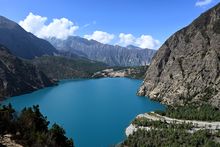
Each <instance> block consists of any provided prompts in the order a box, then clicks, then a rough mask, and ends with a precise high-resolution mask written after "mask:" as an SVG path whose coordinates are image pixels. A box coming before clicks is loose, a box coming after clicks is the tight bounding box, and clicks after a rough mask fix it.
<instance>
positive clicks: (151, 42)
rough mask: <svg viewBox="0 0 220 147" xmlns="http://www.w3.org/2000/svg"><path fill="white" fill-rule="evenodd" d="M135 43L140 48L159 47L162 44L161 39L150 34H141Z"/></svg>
mask: <svg viewBox="0 0 220 147" xmlns="http://www.w3.org/2000/svg"><path fill="white" fill-rule="evenodd" d="M135 44H137V45H138V46H139V47H140V48H150V49H157V48H158V47H159V45H160V41H159V40H155V39H154V38H153V37H152V36H150V35H141V36H140V37H139V38H137V39H136V42H135Z"/></svg>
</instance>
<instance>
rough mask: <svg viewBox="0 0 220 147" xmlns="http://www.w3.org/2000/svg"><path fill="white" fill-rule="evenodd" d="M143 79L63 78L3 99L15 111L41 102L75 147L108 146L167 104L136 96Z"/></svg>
mask: <svg viewBox="0 0 220 147" xmlns="http://www.w3.org/2000/svg"><path fill="white" fill-rule="evenodd" d="M141 82H142V81H140V80H134V79H128V78H102V79H88V80H64V81H61V82H60V83H59V85H58V86H55V87H49V88H44V89H41V90H38V91H35V92H33V93H30V94H26V95H21V96H16V97H13V98H9V99H7V100H6V101H4V104H7V103H9V102H10V103H11V104H12V105H13V107H14V108H15V109H16V110H18V111H19V110H21V109H22V108H24V107H27V106H32V105H36V104H38V105H40V110H41V112H42V113H43V114H44V115H46V116H47V118H48V120H49V121H50V124H52V123H55V122H56V123H58V124H59V125H61V126H62V127H63V128H64V129H65V130H66V133H67V136H68V137H72V138H73V140H74V144H75V146H76V147H109V146H111V145H115V144H117V143H119V142H121V141H122V140H123V139H124V138H125V137H126V136H125V129H126V127H127V126H128V125H129V124H130V122H131V121H132V120H133V119H134V118H135V117H136V115H138V114H140V113H145V112H149V111H153V110H163V109H164V106H163V105H161V104H159V103H157V102H154V101H151V100H149V99H148V98H145V97H139V96H136V92H137V90H138V88H139V86H140V84H141Z"/></svg>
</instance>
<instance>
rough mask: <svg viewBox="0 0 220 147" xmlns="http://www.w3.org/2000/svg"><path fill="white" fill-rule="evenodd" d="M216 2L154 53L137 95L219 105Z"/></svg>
mask: <svg viewBox="0 0 220 147" xmlns="http://www.w3.org/2000/svg"><path fill="white" fill-rule="evenodd" d="M219 75H220V4H218V5H216V6H215V7H213V8H212V9H210V10H208V11H207V12H205V13H203V14H202V15H201V16H199V17H198V18H197V19H196V20H195V21H193V22H192V23H191V24H190V25H189V26H187V27H185V28H183V29H181V30H180V31H178V32H176V33H175V34H174V35H172V36H171V37H170V38H169V39H168V40H167V41H166V42H165V43H164V44H163V45H162V47H161V48H160V49H159V51H158V52H157V53H156V55H155V56H154V58H153V60H152V63H151V65H150V67H149V69H148V71H147V73H146V77H145V80H144V82H143V85H142V86H141V88H140V89H139V91H138V94H139V95H142V96H149V97H150V98H152V99H157V100H159V101H162V102H163V103H166V104H169V105H173V104H184V103H185V102H190V101H203V102H208V103H211V104H212V105H215V106H218V107H219V106H220V76H219Z"/></svg>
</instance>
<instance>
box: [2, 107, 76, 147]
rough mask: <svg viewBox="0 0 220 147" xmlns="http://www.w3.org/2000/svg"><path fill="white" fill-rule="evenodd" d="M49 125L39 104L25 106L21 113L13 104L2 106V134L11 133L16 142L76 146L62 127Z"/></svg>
mask: <svg viewBox="0 0 220 147" xmlns="http://www.w3.org/2000/svg"><path fill="white" fill-rule="evenodd" d="M48 125H49V121H48V120H47V117H45V116H43V115H42V114H41V112H40V109H39V106H38V105H36V106H33V107H29V108H24V109H23V110H22V111H21V112H19V114H18V112H16V111H15V110H14V109H13V108H12V105H11V104H9V105H8V106H1V107H0V136H2V135H5V134H11V135H12V139H13V140H15V141H16V143H18V144H21V145H23V146H25V147H33V146H37V147H39V146H51V147H73V146H74V143H73V140H72V139H69V138H67V137H66V136H65V131H64V129H63V128H62V127H60V126H59V125H57V124H53V125H52V127H50V128H49V127H48ZM0 146H1V144H0Z"/></svg>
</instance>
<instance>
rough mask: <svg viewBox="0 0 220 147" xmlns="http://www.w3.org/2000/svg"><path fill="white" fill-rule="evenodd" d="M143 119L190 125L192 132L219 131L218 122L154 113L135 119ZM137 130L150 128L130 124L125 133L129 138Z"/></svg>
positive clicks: (219, 123)
mask: <svg viewBox="0 0 220 147" xmlns="http://www.w3.org/2000/svg"><path fill="white" fill-rule="evenodd" d="M143 117H144V118H146V119H149V120H153V121H164V122H166V123H168V124H170V123H176V124H183V123H191V124H193V126H194V128H193V130H192V132H194V131H196V130H201V129H208V130H214V131H215V130H219V129H220V122H212V121H210V122H209V121H197V120H182V119H175V118H170V117H166V116H162V115H159V114H156V113H154V112H150V113H145V114H139V115H138V116H137V117H136V118H143ZM137 129H144V130H150V129H151V128H150V127H143V126H135V125H133V124H130V125H129V126H128V127H127V128H126V131H125V133H126V135H127V136H129V135H131V134H133V132H135V131H137Z"/></svg>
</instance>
